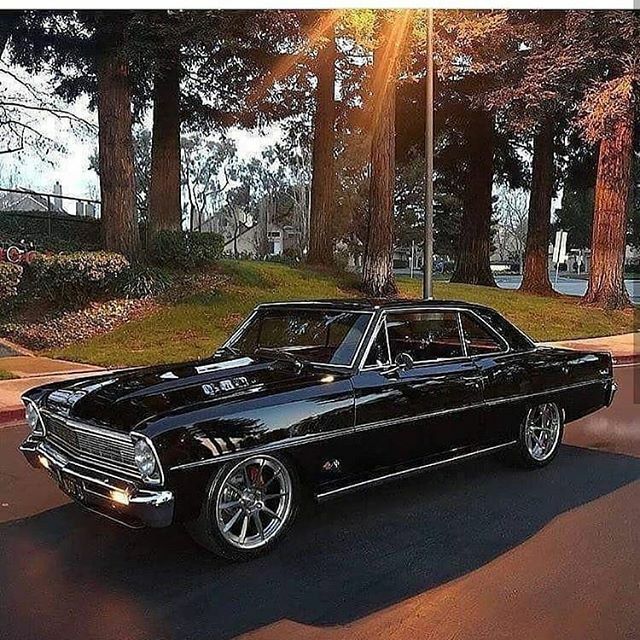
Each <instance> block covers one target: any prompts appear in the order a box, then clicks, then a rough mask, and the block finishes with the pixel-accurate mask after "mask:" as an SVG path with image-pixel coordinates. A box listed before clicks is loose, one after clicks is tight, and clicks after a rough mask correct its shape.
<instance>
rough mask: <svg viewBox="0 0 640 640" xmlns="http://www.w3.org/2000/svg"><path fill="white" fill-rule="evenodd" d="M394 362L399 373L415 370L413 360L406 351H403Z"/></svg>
mask: <svg viewBox="0 0 640 640" xmlns="http://www.w3.org/2000/svg"><path fill="white" fill-rule="evenodd" d="M394 362H395V365H396V367H398V370H399V371H408V370H409V369H412V368H413V358H412V357H411V356H410V355H409V354H408V353H406V352H405V351H401V352H400V353H399V354H398V355H397V356H396V359H395V360H394Z"/></svg>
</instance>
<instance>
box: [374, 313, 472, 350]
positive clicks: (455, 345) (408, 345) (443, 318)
mask: <svg viewBox="0 0 640 640" xmlns="http://www.w3.org/2000/svg"><path fill="white" fill-rule="evenodd" d="M387 331H388V333H389V348H390V350H391V360H392V361H394V360H395V358H396V356H397V355H398V354H399V353H408V354H409V355H410V356H411V357H412V358H413V359H414V360H415V361H416V362H429V361H430V360H438V359H441V358H457V357H460V356H462V355H464V353H463V351H462V342H461V340H460V330H459V327H458V314H457V312H455V311H454V312H451V311H420V312H412V313H390V314H389V315H388V316H387Z"/></svg>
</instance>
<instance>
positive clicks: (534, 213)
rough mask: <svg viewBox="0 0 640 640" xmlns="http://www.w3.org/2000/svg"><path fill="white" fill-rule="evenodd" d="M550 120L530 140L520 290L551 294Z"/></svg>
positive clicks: (551, 157) (552, 138) (551, 123)
mask: <svg viewBox="0 0 640 640" xmlns="http://www.w3.org/2000/svg"><path fill="white" fill-rule="evenodd" d="M553 141H554V126H553V120H552V118H551V117H550V116H547V117H546V118H545V119H544V120H543V121H542V123H541V125H540V130H539V131H538V132H537V133H536V135H535V137H534V141H533V175H532V178H531V193H530V196H529V216H528V220H527V244H526V248H525V257H524V274H523V278H522V285H521V287H520V289H521V290H522V291H528V292H529V293H536V294H539V295H553V294H554V291H553V287H552V286H551V281H550V280H549V256H548V251H549V235H550V232H551V200H552V198H553V169H554V164H553V155H554V154H553Z"/></svg>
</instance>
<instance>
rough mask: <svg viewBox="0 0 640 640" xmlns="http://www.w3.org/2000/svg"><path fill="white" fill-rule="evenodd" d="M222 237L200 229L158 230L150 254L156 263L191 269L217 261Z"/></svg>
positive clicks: (222, 240) (221, 246)
mask: <svg viewBox="0 0 640 640" xmlns="http://www.w3.org/2000/svg"><path fill="white" fill-rule="evenodd" d="M223 247H224V239H223V238H222V236H220V235H218V234H216V233H202V232H200V231H158V232H157V233H156V234H155V236H154V238H153V241H152V248H151V254H152V259H153V261H154V262H155V263H156V264H159V265H166V266H169V267H182V268H185V269H193V268H195V267H204V266H207V265H210V264H213V263H214V262H217V261H218V260H219V259H220V256H221V255H222V248H223Z"/></svg>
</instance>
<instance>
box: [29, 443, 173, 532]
mask: <svg viewBox="0 0 640 640" xmlns="http://www.w3.org/2000/svg"><path fill="white" fill-rule="evenodd" d="M20 451H22V453H23V454H24V457H25V458H26V459H27V461H28V462H29V464H30V465H31V466H32V467H34V468H35V469H45V470H46V471H48V473H49V475H50V476H51V477H52V478H53V480H54V481H55V482H56V483H57V485H58V486H59V487H60V489H61V490H62V491H63V492H64V493H66V494H67V495H68V496H69V497H70V498H73V500H75V501H76V502H78V503H79V504H80V505H82V506H83V507H85V508H87V509H89V510H91V511H94V512H95V513H98V514H100V515H103V516H105V517H107V518H110V519H111V520H115V521H116V522H118V523H120V524H123V525H125V526H128V527H133V528H140V527H144V526H148V527H166V526H168V525H170V524H171V523H172V521H173V511H174V497H173V493H172V492H171V491H166V490H162V489H159V490H150V489H146V488H143V487H140V486H139V485H138V484H137V483H136V482H135V481H134V480H132V479H129V478H126V477H121V476H117V475H114V474H113V473H112V472H111V471H109V472H107V471H104V470H101V469H98V468H93V467H89V466H87V465H85V464H80V463H79V462H75V461H73V460H71V459H70V458H68V457H67V456H66V455H65V454H63V453H61V452H60V451H58V450H57V449H56V448H55V447H53V446H51V444H49V443H48V442H46V440H43V439H42V438H40V437H35V436H29V437H28V438H27V439H26V440H25V441H24V442H23V443H22V445H20Z"/></svg>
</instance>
